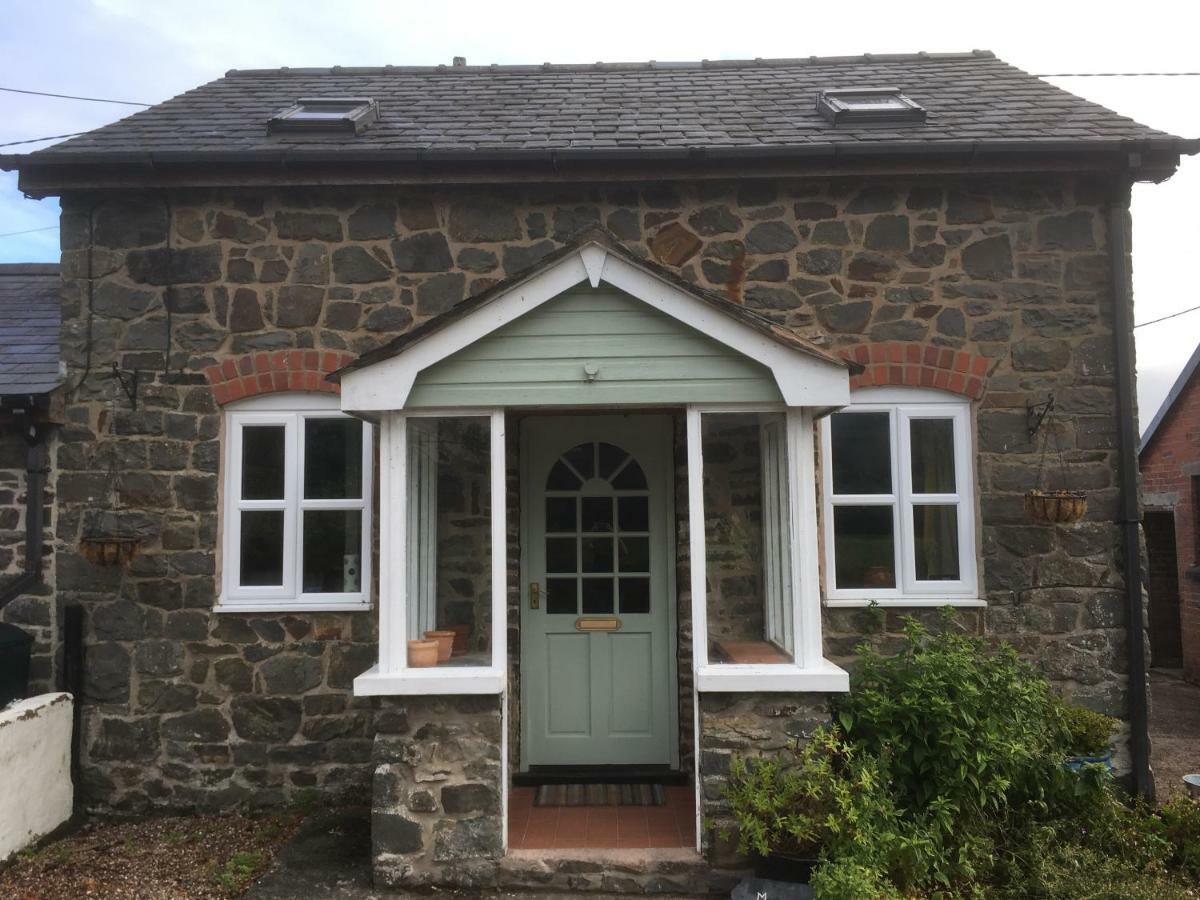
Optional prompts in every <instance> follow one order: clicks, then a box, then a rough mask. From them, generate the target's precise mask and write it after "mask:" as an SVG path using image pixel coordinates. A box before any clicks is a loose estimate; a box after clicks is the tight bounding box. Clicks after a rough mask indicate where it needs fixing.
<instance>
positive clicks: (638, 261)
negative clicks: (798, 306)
mask: <svg viewBox="0 0 1200 900" xmlns="http://www.w3.org/2000/svg"><path fill="white" fill-rule="evenodd" d="M587 244H600V245H601V246H603V247H604V248H605V249H606V250H607V251H608V252H609V253H612V254H613V255H615V256H619V257H621V258H622V259H624V260H625V261H627V262H629V263H631V264H632V265H634V266H637V267H638V268H640V269H644V270H646V271H647V272H650V273H651V274H653V275H655V276H656V277H658V278H660V279H662V280H663V281H666V282H668V283H669V284H671V285H674V286H675V287H677V288H679V289H680V290H683V291H686V292H687V293H688V294H690V295H691V296H693V297H695V298H696V299H698V300H700V301H702V302H704V303H705V304H707V305H708V306H711V307H712V308H714V309H716V310H718V311H720V312H721V313H723V314H725V315H727V316H729V317H730V318H731V319H734V320H736V321H738V322H741V323H742V324H743V325H746V326H749V327H750V328H753V329H754V330H755V331H758V332H760V333H761V334H763V335H765V336H766V337H768V338H770V339H771V340H773V341H775V342H776V343H779V344H783V345H784V346H786V347H789V348H791V349H792V350H796V351H798V352H800V353H803V354H806V355H808V356H812V357H815V358H816V359H819V360H822V361H823V362H827V363H830V364H831V365H834V366H838V367H841V368H848V369H849V370H850V372H851V374H857V373H858V372H861V371H862V369H863V367H862V365H861V364H859V363H857V362H854V361H853V360H847V359H843V358H842V357H840V356H835V355H833V354H832V353H828V352H826V351H825V350H823V349H822V348H820V347H818V346H817V345H816V344H814V343H812V342H811V341H809V340H807V339H805V338H804V337H802V336H801V335H799V334H797V333H796V332H795V331H793V330H792V329H791V328H788V327H786V326H783V325H780V324H779V323H777V322H774V321H772V320H771V319H768V318H767V317H765V316H762V315H760V314H758V313H756V312H755V311H754V310H751V309H747V308H746V307H745V306H743V305H742V304H741V303H735V302H733V301H732V300H730V299H729V298H727V297H724V296H722V295H721V294H718V293H715V292H713V291H709V290H706V289H704V288H701V287H698V286H697V285H694V284H692V283H691V282H689V281H685V280H684V279H683V278H681V277H679V275H678V274H676V273H675V272H673V271H671V270H670V269H668V268H666V267H664V266H660V265H659V264H658V263H654V262H651V261H650V260H646V259H642V258H641V257H639V256H635V255H634V254H632V253H630V251H629V249H628V248H627V247H626V246H625V245H623V244H622V243H621V242H620V240H618V239H617V237H616V236H615V235H613V234H612V233H611V232H610V231H608V230H607V229H605V228H599V227H594V228H589V229H588V230H586V231H584V232H582V233H581V234H580V235H578V236H577V237H576V238H575V239H574V240H572V241H571V242H570V243H568V244H565V245H563V246H562V247H559V248H558V249H557V250H555V251H553V252H552V253H549V254H547V255H546V256H544V257H542V258H541V259H540V260H539V261H538V262H536V263H534V264H533V265H532V266H530V267H529V268H527V269H525V270H524V271H521V272H517V273H516V274H514V275H512V276H510V277H509V278H505V279H504V280H503V281H500V282H497V283H496V284H494V285H492V286H491V287H490V288H488V289H487V290H486V291H482V292H481V293H478V294H476V295H475V296H473V297H469V298H467V299H466V300H463V301H462V302H461V303H458V304H455V305H454V306H452V307H450V309H448V310H447V311H446V312H444V313H442V314H441V315H439V316H435V317H434V318H432V319H429V320H428V321H425V322H422V323H421V324H420V325H418V326H417V327H416V328H414V329H412V330H411V331H407V332H405V333H404V334H401V335H398V336H397V337H395V338H393V339H392V340H390V341H388V342H387V343H386V344H383V345H382V346H379V347H376V348H375V349H374V350H368V351H367V352H366V353H364V354H362V355H361V356H360V357H358V359H356V360H354V361H353V362H352V363H350V364H349V365H346V366H343V367H342V368H340V369H338V370H337V371H335V372H331V373H330V374H329V375H327V376H326V378H327V379H328V380H330V381H340V380H341V375H342V373H343V372H349V371H352V370H354V369H361V368H364V367H366V366H370V365H373V364H375V363H377V362H381V361H383V360H385V359H390V358H391V357H393V356H396V355H398V354H399V353H400V352H402V351H403V350H405V349H407V348H408V347H409V346H411V345H413V344H415V343H417V342H418V341H421V340H424V339H425V338H427V337H429V336H430V335H432V334H436V333H437V332H439V331H441V330H442V329H443V328H445V327H446V326H447V325H449V324H450V323H451V322H456V321H458V320H459V319H462V318H464V317H466V316H469V315H471V314H472V313H474V312H475V311H477V310H479V309H481V308H482V307H485V306H487V304H488V303H490V302H491V301H493V300H495V299H496V298H498V297H501V296H503V295H504V294H507V293H509V292H510V291H512V290H513V288H515V287H516V286H517V285H519V284H521V283H522V282H524V281H527V280H529V279H530V278H532V277H533V276H535V275H537V274H538V273H539V272H543V271H545V270H546V269H548V268H550V267H552V266H554V265H555V264H557V263H558V262H559V261H560V260H562V259H564V258H566V257H568V256H570V255H572V254H574V253H578V252H579V250H580V248H581V247H584V246H586V245H587Z"/></svg>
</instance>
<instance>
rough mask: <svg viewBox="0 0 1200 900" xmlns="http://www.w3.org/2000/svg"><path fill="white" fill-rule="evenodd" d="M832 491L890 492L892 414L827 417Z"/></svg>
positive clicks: (845, 414) (847, 414)
mask: <svg viewBox="0 0 1200 900" xmlns="http://www.w3.org/2000/svg"><path fill="white" fill-rule="evenodd" d="M829 428H830V445H831V454H832V455H831V459H830V465H831V466H832V468H833V492H834V493H835V494H890V493H891V492H892V446H891V415H890V414H889V413H886V412H867V413H834V414H833V415H832V416H830V417H829Z"/></svg>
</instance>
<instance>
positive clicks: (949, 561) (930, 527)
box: [913, 505, 961, 581]
mask: <svg viewBox="0 0 1200 900" xmlns="http://www.w3.org/2000/svg"><path fill="white" fill-rule="evenodd" d="M913 542H914V544H915V546H914V547H913V551H914V552H915V553H916V557H917V567H916V571H917V581H958V580H959V578H960V577H961V575H960V574H959V566H958V507H956V506H941V505H938V506H925V505H920V506H914V507H913Z"/></svg>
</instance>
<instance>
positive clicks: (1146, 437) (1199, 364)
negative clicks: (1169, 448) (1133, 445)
mask: <svg viewBox="0 0 1200 900" xmlns="http://www.w3.org/2000/svg"><path fill="white" fill-rule="evenodd" d="M1197 369H1200V344H1197V345H1196V349H1195V350H1193V351H1192V355H1191V357H1190V358H1189V359H1188V361H1187V362H1186V363H1185V364H1184V366H1183V371H1182V372H1180V373H1179V377H1178V378H1176V379H1175V383H1174V384H1173V385H1171V390H1170V391H1169V392H1168V393H1167V399H1166V400H1164V401H1163V402H1162V406H1160V407H1159V408H1158V412H1156V413H1155V414H1154V418H1153V419H1151V420H1150V424H1149V425H1148V426H1147V427H1146V431H1145V432H1144V433H1143V434H1142V446H1141V449H1140V450H1139V451H1138V452H1139V453H1145V452H1146V448H1147V447H1149V446H1150V441H1151V440H1153V439H1154V433H1155V432H1156V431H1158V427H1159V426H1160V425H1162V423H1163V422H1164V421H1165V420H1166V418H1167V416H1169V415H1170V414H1171V410H1172V409H1173V408H1174V406H1175V402H1176V401H1177V400H1178V399H1179V397H1180V395H1181V394H1182V393H1183V391H1184V389H1185V388H1186V387H1187V386H1188V382H1190V381H1191V380H1192V376H1193V375H1195V374H1196V370H1197Z"/></svg>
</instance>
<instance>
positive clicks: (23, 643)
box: [0, 622, 33, 707]
mask: <svg viewBox="0 0 1200 900" xmlns="http://www.w3.org/2000/svg"><path fill="white" fill-rule="evenodd" d="M32 646H33V638H32V637H30V636H29V635H28V634H26V633H25V632H24V631H22V630H21V629H20V628H18V627H17V626H15V625H9V624H8V623H5V622H0V707H3V706H7V705H8V704H9V703H12V701H14V700H24V699H25V697H26V696H27V695H28V694H29V651H30V648H31V647H32Z"/></svg>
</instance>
